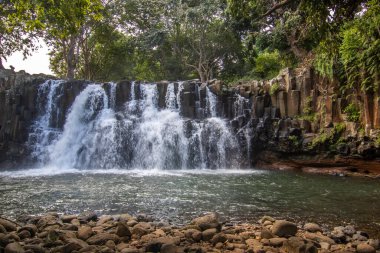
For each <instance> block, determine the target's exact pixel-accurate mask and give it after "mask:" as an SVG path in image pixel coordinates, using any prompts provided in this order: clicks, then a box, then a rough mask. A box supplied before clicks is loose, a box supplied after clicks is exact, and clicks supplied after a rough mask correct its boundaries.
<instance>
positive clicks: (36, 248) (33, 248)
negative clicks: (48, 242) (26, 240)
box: [24, 245, 46, 253]
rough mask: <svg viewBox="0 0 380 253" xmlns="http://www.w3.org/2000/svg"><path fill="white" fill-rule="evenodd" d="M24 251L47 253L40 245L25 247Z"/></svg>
mask: <svg viewBox="0 0 380 253" xmlns="http://www.w3.org/2000/svg"><path fill="white" fill-rule="evenodd" d="M24 249H25V250H26V251H28V252H33V253H45V252H46V250H45V249H44V248H42V247H41V246H39V245H25V246H24Z"/></svg>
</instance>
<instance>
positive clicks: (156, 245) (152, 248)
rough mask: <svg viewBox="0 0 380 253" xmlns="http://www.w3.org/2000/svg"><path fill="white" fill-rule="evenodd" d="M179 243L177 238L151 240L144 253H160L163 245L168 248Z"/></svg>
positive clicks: (167, 237)
mask: <svg viewBox="0 0 380 253" xmlns="http://www.w3.org/2000/svg"><path fill="white" fill-rule="evenodd" d="M179 243H180V239H179V238H177V237H169V236H166V237H159V238H156V239H153V240H152V241H150V242H149V243H148V244H147V245H146V248H145V251H146V252H160V250H161V247H162V246H163V245H167V246H166V247H169V245H173V246H174V245H177V244H179Z"/></svg>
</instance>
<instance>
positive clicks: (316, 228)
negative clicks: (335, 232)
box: [303, 223, 322, 233]
mask: <svg viewBox="0 0 380 253" xmlns="http://www.w3.org/2000/svg"><path fill="white" fill-rule="evenodd" d="M303 228H304V229H305V230H306V231H308V232H312V233H315V232H322V229H321V227H320V226H319V225H318V224H316V223H306V224H305V226H303Z"/></svg>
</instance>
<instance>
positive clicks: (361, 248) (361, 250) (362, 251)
mask: <svg viewBox="0 0 380 253" xmlns="http://www.w3.org/2000/svg"><path fill="white" fill-rule="evenodd" d="M356 252H357V253H376V249H375V248H374V247H372V246H371V245H368V244H366V243H361V244H359V245H358V246H357V247H356Z"/></svg>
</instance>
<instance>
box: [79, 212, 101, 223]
mask: <svg viewBox="0 0 380 253" xmlns="http://www.w3.org/2000/svg"><path fill="white" fill-rule="evenodd" d="M97 218H98V215H97V214H96V213H95V212H93V211H86V212H83V213H81V214H79V215H78V220H80V221H81V222H88V221H96V220H97Z"/></svg>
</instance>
